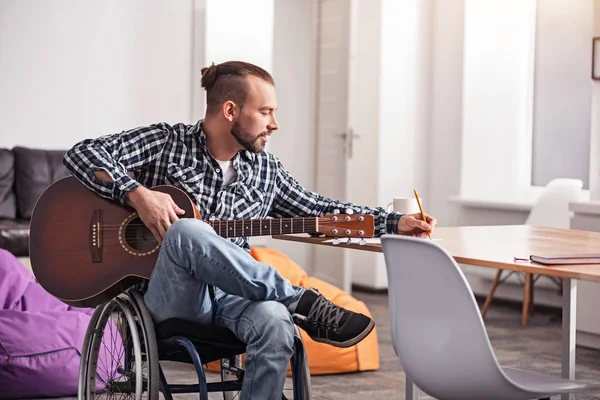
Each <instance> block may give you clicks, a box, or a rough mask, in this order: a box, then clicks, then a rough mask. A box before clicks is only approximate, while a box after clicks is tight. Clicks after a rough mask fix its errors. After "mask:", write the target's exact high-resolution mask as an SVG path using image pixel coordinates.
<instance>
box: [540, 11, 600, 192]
mask: <svg viewBox="0 0 600 400" xmlns="http://www.w3.org/2000/svg"><path fill="white" fill-rule="evenodd" d="M593 11H594V1H593V0H577V1H572V0H543V1H538V4H537V26H536V43H535V53H536V56H535V57H536V60H535V94H534V96H535V97H534V120H533V159H532V184H534V185H538V186H545V185H546V184H547V183H548V182H549V181H550V180H551V179H553V178H559V177H571V178H579V179H581V180H582V181H583V184H584V189H587V188H588V187H589V161H590V154H589V147H590V117H591V113H590V105H591V90H592V86H591V85H590V65H591V60H592V52H591V51H590V50H591V49H590V47H591V45H590V43H591V37H592V35H593V28H594V26H593V16H594V13H593Z"/></svg>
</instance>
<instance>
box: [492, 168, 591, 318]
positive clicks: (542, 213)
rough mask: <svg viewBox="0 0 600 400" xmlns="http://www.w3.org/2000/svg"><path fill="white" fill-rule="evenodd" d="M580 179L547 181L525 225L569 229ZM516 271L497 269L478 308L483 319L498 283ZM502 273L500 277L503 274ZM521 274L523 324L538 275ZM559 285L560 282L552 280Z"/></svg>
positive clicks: (580, 187) (579, 192)
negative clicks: (488, 289)
mask: <svg viewBox="0 0 600 400" xmlns="http://www.w3.org/2000/svg"><path fill="white" fill-rule="evenodd" d="M582 188H583V182H582V181H581V180H579V179H566V178H557V179H553V180H551V181H550V182H549V183H548V184H547V185H546V187H544V190H543V192H542V193H541V195H540V197H539V199H538V201H537V202H536V204H535V205H534V206H533V208H532V209H531V212H530V213H529V216H528V217H527V220H526V221H525V225H530V226H544V227H549V228H562V229H569V227H570V220H571V212H570V211H569V203H572V202H577V201H581V200H583V191H582ZM513 274H519V273H518V272H515V271H504V270H501V269H499V270H498V272H497V273H496V277H495V278H494V281H493V282H492V286H491V287H490V292H489V294H488V296H487V298H486V299H485V302H484V304H483V307H482V308H481V315H482V317H483V318H485V315H486V314H487V311H488V309H489V307H490V305H491V303H492V298H493V297H494V293H495V291H496V288H497V287H498V285H500V284H501V283H502V282H504V281H506V280H507V279H508V278H509V277H510V276H511V275H513ZM503 275H504V277H503ZM524 275H525V290H524V294H523V312H522V316H521V325H522V326H525V325H527V319H528V317H529V314H531V313H532V312H533V285H534V283H535V280H537V278H539V276H537V277H535V278H534V276H533V275H532V274H527V273H526V274H524ZM556 282H557V284H558V285H559V286H561V284H562V282H561V281H560V280H558V279H557V280H556Z"/></svg>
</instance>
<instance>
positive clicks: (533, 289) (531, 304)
mask: <svg viewBox="0 0 600 400" xmlns="http://www.w3.org/2000/svg"><path fill="white" fill-rule="evenodd" d="M534 293H535V281H534V280H533V275H532V280H531V291H530V292H529V310H528V311H529V315H530V316H531V315H533V294H534Z"/></svg>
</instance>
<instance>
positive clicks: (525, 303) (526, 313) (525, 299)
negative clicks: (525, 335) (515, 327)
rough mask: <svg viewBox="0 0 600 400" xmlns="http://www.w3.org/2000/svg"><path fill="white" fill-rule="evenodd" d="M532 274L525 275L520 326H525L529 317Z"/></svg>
mask: <svg viewBox="0 0 600 400" xmlns="http://www.w3.org/2000/svg"><path fill="white" fill-rule="evenodd" d="M532 286H533V274H529V273H526V274H525V295H524V296H523V315H522V318H521V326H525V325H527V318H528V316H529V307H530V304H531V291H532V290H533V288H532Z"/></svg>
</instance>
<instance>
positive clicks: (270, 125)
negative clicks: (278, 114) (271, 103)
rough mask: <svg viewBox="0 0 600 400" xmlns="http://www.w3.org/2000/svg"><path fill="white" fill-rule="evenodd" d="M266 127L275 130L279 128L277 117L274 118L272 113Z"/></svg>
mask: <svg viewBox="0 0 600 400" xmlns="http://www.w3.org/2000/svg"><path fill="white" fill-rule="evenodd" d="M267 128H268V129H269V130H270V131H276V130H277V129H279V124H278V123H277V118H275V116H274V115H273V119H272V120H271V123H270V124H269V125H268V127H267Z"/></svg>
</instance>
